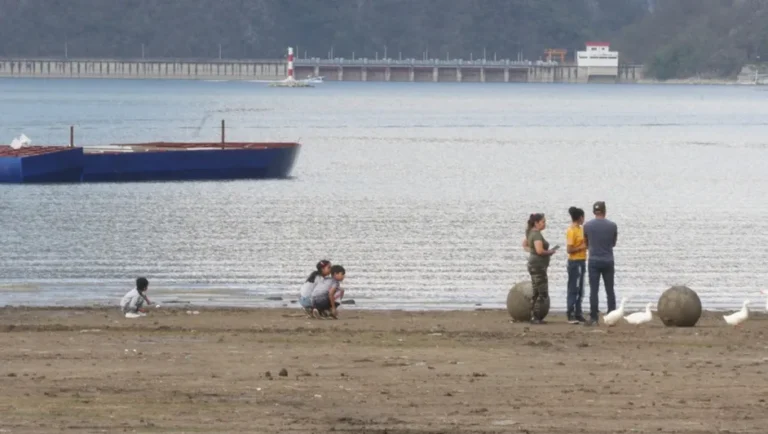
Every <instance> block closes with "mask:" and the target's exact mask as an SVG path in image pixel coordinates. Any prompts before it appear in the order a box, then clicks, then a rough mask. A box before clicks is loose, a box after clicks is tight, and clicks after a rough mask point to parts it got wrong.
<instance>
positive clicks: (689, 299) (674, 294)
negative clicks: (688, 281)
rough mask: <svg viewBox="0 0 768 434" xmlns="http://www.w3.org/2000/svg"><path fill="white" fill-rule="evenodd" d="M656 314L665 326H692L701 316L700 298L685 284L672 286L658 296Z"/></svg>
mask: <svg viewBox="0 0 768 434" xmlns="http://www.w3.org/2000/svg"><path fill="white" fill-rule="evenodd" d="M658 315H659V319H661V322H663V323H664V325H665V326H667V327H693V326H695V325H696V323H697V322H698V321H699V318H701V300H700V299H699V295H698V294H696V291H694V290H692V289H691V288H688V287H687V286H673V287H671V288H669V289H667V290H666V291H664V293H663V294H661V297H659V303H658Z"/></svg>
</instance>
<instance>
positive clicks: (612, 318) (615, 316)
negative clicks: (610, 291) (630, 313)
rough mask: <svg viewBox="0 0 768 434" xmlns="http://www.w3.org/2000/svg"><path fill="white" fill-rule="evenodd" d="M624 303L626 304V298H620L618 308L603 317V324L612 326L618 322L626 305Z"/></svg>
mask: <svg viewBox="0 0 768 434" xmlns="http://www.w3.org/2000/svg"><path fill="white" fill-rule="evenodd" d="M626 302H627V299H626V297H622V299H621V304H620V305H619V308H618V309H616V310H614V311H612V312H610V313H608V314H607V315H605V316H603V322H604V323H605V324H606V325H609V326H612V325H614V324H616V323H617V322H619V320H620V319H621V318H623V317H624V305H625V304H626Z"/></svg>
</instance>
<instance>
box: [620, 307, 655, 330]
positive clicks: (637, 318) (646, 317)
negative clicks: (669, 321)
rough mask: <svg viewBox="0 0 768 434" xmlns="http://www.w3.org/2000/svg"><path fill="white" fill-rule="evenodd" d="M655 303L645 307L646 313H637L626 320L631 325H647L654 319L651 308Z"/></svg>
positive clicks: (626, 317) (628, 316)
mask: <svg viewBox="0 0 768 434" xmlns="http://www.w3.org/2000/svg"><path fill="white" fill-rule="evenodd" d="M652 305H653V303H648V304H646V305H645V311H644V312H635V313H633V314H631V315H627V316H625V317H624V319H625V320H626V321H627V322H628V323H630V324H635V325H640V324H645V323H647V322H650V321H651V320H652V319H653V314H652V313H651V306H652Z"/></svg>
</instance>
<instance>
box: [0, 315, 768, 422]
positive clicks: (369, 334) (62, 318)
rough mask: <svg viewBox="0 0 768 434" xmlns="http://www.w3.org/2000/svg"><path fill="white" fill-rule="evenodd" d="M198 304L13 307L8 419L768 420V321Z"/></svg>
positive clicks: (3, 333) (1, 319)
mask: <svg viewBox="0 0 768 434" xmlns="http://www.w3.org/2000/svg"><path fill="white" fill-rule="evenodd" d="M187 309H189V308H188V307H185V308H183V309H180V310H173V309H166V308H161V309H157V310H154V311H153V312H151V313H150V315H149V316H148V317H145V318H141V319H138V320H127V319H125V318H122V316H121V315H120V314H119V312H117V311H116V310H112V309H62V308H50V309H39V308H38V309H35V308H4V309H0V355H1V356H0V360H2V371H1V372H0V390H1V391H0V414H1V415H2V417H0V432H3V433H5V432H12V433H21V432H29V433H32V432H34V433H44V432H62V431H65V432H124V431H125V432H220V433H223V432H259V433H278V432H301V433H317V432H354V433H384V432H386V433H391V434H395V433H413V434H415V433H427V432H429V433H432V432H435V433H437V432H450V433H487V432H499V433H501V432H513V433H518V432H520V433H576V432H588V433H617V432H653V433H657V432H663V433H698V432H702V433H704V432H729V433H747V432H749V433H766V432H768V403H766V400H768V381H767V380H766V378H767V376H768V342H766V336H765V334H764V333H765V331H766V327H767V326H768V319H766V318H765V317H759V318H757V317H756V318H754V319H751V320H750V321H749V322H747V323H746V324H745V327H744V329H743V330H739V329H733V328H731V327H728V326H726V325H725V323H724V322H723V321H722V319H720V315H718V314H714V313H712V314H710V313H707V314H705V317H704V318H703V319H702V321H700V323H699V325H697V327H695V328H691V329H671V328H666V327H664V326H663V325H662V324H661V323H660V322H659V321H658V319H654V322H653V323H651V324H646V325H644V326H641V327H639V328H635V327H634V326H630V325H628V324H621V325H619V326H617V327H614V328H610V329H608V328H606V327H604V326H601V327H598V328H588V327H583V326H573V325H568V324H566V323H565V322H563V319H562V315H556V316H554V317H553V316H550V318H548V319H549V320H550V321H552V322H551V323H549V324H546V325H542V326H530V325H527V324H513V323H510V321H509V317H508V316H507V314H506V312H504V311H495V310H492V311H463V312H427V313H408V312H398V311H392V312H367V311H354V310H346V311H345V310H343V309H342V311H341V315H342V317H341V319H340V320H338V321H330V320H308V319H306V318H304V317H303V316H301V315H300V314H299V313H298V312H297V310H296V309H290V310H289V309H241V310H233V309H202V308H197V309H198V310H199V311H200V314H199V315H188V314H187V313H186V310H187ZM283 370H284V371H283ZM281 371H282V373H281Z"/></svg>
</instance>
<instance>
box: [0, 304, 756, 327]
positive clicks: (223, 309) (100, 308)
mask: <svg viewBox="0 0 768 434" xmlns="http://www.w3.org/2000/svg"><path fill="white" fill-rule="evenodd" d="M654 307H655V306H654ZM740 308H741V307H740V306H739V307H734V308H733V309H725V310H714V309H702V311H701V319H700V320H699V322H701V321H702V320H705V319H706V320H710V319H713V318H714V319H717V318H722V315H723V314H726V313H730V312H736V311H738V310H739V309H740ZM604 309H605V306H604V305H601V310H600V312H601V315H602V314H604V313H605V312H604ZM119 310H120V307H119V306H118V305H117V304H115V305H114V306H113V305H107V304H93V305H81V306H55V305H52V306H43V305H40V306H28V305H4V306H0V315H2V314H3V313H6V314H7V313H13V312H44V313H56V312H59V313H66V312H70V313H71V312H80V311H84V312H94V313H107V314H110V313H119ZM187 311H198V312H200V313H201V314H202V313H203V312H209V313H215V314H223V313H236V314H261V313H268V314H269V315H272V314H276V313H279V314H288V315H289V316H295V315H298V316H299V317H305V315H304V314H303V313H302V309H301V308H299V306H298V303H296V304H295V305H293V306H223V305H217V306H211V305H204V304H194V303H184V304H182V303H172V304H161V307H159V308H158V307H154V305H153V306H152V307H150V309H149V312H150V313H149V314H148V316H151V315H152V312H155V313H158V312H159V313H162V312H169V313H173V314H174V315H175V314H180V313H181V314H184V313H186V312H187ZM641 311H643V309H625V314H624V315H625V316H626V315H629V314H630V313H634V312H641ZM344 312H349V314H350V315H354V316H355V317H357V316H359V315H371V316H374V317H375V316H380V315H393V314H397V315H427V316H429V315H436V316H438V315H448V316H450V315H465V314H469V313H482V312H488V313H493V314H497V315H505V316H507V317H508V319H509V320H510V321H511V322H514V321H513V320H512V318H511V317H510V316H509V313H508V312H507V309H506V308H505V307H483V306H474V307H468V308H466V309H459V308H445V309H422V308H419V309H416V308H414V309H408V308H378V309H377V308H363V309H360V308H359V307H357V306H355V305H342V306H341V307H340V308H339V313H340V315H343V314H344ZM652 312H653V314H654V321H656V320H658V312H657V311H656V310H652ZM588 314H589V307H588V306H587V307H586V308H585V309H584V316H585V317H586V316H588ZM118 316H120V317H122V315H118ZM749 317H750V319H766V320H768V311H766V310H765V309H764V308H763V307H762V305H761V306H760V307H759V308H757V309H755V308H750V310H749ZM342 319H343V318H340V320H342ZM545 319H546V320H548V322H552V323H561V322H562V323H563V324H565V311H564V310H550V311H549V313H548V314H547V317H546V318H545ZM139 321H141V320H140V319H139ZM694 328H695V327H694ZM672 329H674V327H672Z"/></svg>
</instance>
